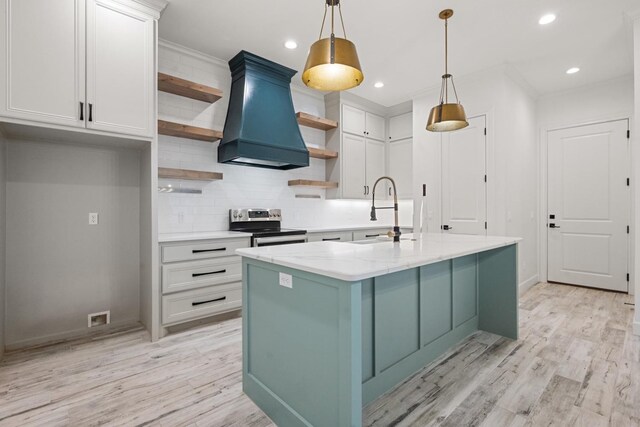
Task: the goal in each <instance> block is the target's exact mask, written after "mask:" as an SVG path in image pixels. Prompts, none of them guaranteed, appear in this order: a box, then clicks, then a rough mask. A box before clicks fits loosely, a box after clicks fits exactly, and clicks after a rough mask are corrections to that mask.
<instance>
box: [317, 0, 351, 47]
mask: <svg viewBox="0 0 640 427" xmlns="http://www.w3.org/2000/svg"><path fill="white" fill-rule="evenodd" d="M329 7H331V34H334V26H335V25H334V20H335V15H334V8H335V3H334V2H331V6H329V4H328V3H325V6H324V16H323V17H322V25H321V26H320V35H319V36H318V40H320V39H321V38H322V33H323V31H324V24H325V23H326V21H327V9H329ZM338 12H339V13H340V23H341V24H342V33H343V34H344V38H345V39H347V30H346V29H345V26H344V18H343V17H342V3H338Z"/></svg>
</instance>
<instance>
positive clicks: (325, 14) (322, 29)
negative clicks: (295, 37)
mask: <svg viewBox="0 0 640 427" xmlns="http://www.w3.org/2000/svg"><path fill="white" fill-rule="evenodd" d="M328 8H329V6H328V5H327V4H326V3H325V4H324V16H323V17H322V25H321V26H320V36H318V40H320V39H321V38H322V32H323V31H324V23H325V21H326V20H327V9H328Z"/></svg>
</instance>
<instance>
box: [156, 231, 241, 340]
mask: <svg viewBox="0 0 640 427" xmlns="http://www.w3.org/2000/svg"><path fill="white" fill-rule="evenodd" d="M249 246H250V240H249V237H247V238H233V239H215V240H206V241H202V240H199V241H190V242H179V243H164V244H162V245H161V248H160V253H161V262H162V267H161V268H162V285H161V289H162V302H161V304H162V309H161V312H162V326H165V327H167V326H174V325H177V324H179V323H183V322H188V321H191V320H197V319H201V318H204V317H209V316H213V315H217V314H221V313H226V312H230V311H234V310H238V309H240V308H241V307H242V259H241V258H240V257H239V256H237V255H235V250H236V249H240V248H248V247H249Z"/></svg>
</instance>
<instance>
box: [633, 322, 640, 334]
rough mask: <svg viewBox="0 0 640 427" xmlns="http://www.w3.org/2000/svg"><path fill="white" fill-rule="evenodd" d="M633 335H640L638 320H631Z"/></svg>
mask: <svg viewBox="0 0 640 427" xmlns="http://www.w3.org/2000/svg"><path fill="white" fill-rule="evenodd" d="M633 335H640V321H637V320H636V321H635V322H633Z"/></svg>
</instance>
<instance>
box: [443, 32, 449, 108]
mask: <svg viewBox="0 0 640 427" xmlns="http://www.w3.org/2000/svg"><path fill="white" fill-rule="evenodd" d="M448 63H449V20H448V19H445V20H444V75H445V76H448V75H449V64H448ZM443 83H444V97H445V102H446V103H447V104H448V103H449V85H448V84H447V77H445V79H444V82H443Z"/></svg>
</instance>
